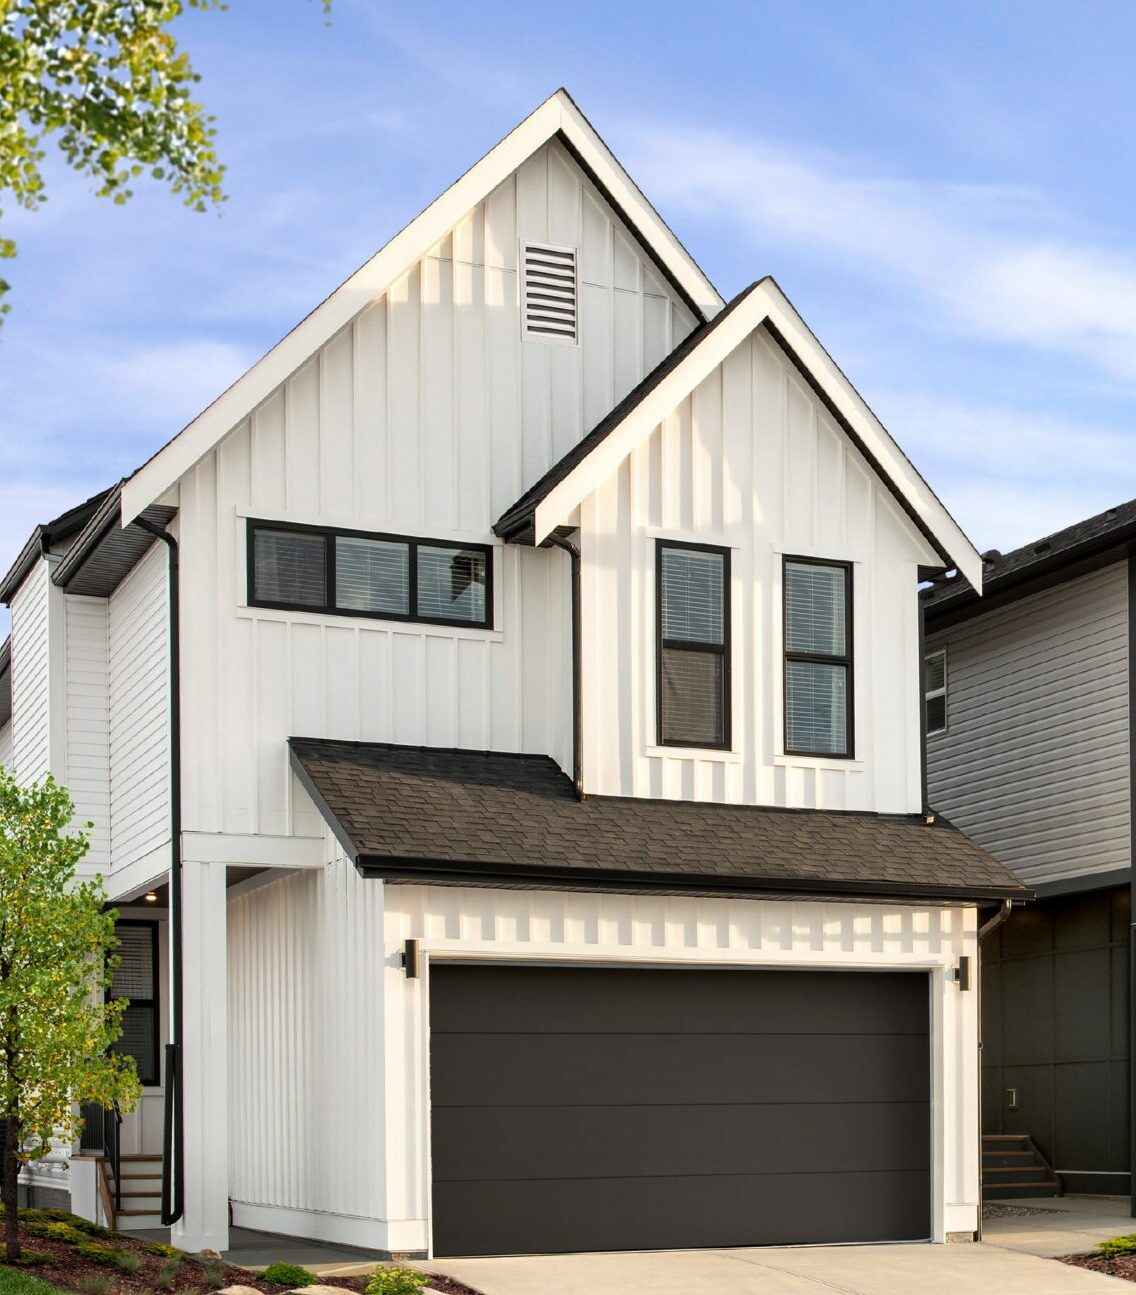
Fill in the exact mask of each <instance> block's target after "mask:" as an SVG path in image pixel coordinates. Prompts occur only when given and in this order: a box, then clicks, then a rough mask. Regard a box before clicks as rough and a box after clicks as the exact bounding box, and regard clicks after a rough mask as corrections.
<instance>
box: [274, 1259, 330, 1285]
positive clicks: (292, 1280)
mask: <svg viewBox="0 0 1136 1295" xmlns="http://www.w3.org/2000/svg"><path fill="white" fill-rule="evenodd" d="M260 1275H261V1277H263V1278H264V1280H265V1281H266V1282H271V1283H272V1284H273V1286H291V1287H296V1286H315V1285H316V1284H317V1283H318V1282H319V1278H318V1277H317V1276H316V1275H315V1273H310V1272H308V1270H307V1269H306V1268H301V1267H300V1265H299V1264H285V1263H275V1264H269V1266H268V1267H267V1268H266V1269H265V1270H264V1272H262V1273H261V1274H260Z"/></svg>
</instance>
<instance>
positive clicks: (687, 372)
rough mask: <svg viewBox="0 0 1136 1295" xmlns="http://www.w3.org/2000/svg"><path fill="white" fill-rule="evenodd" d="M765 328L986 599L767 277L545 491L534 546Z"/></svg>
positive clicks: (882, 431)
mask: <svg viewBox="0 0 1136 1295" xmlns="http://www.w3.org/2000/svg"><path fill="white" fill-rule="evenodd" d="M765 323H769V324H771V325H772V326H773V327H774V328H776V330H777V331H778V333H780V335H781V336H782V337H783V338H784V339H785V342H786V344H787V345H788V346H790V347H791V348H792V350H793V351H794V353H795V354H796V355H797V356H798V357H799V358H800V360H801V362H802V363H803V364H804V365H806V366H807V368H808V370H809V372H810V373H811V374H812V375H813V377H814V378H815V379H816V381H817V383H818V385H819V386H820V387H821V388H822V390H823V391H824V392H825V394H826V395H827V396H828V398H829V400H831V401H832V403H833V405H834V406H835V407H836V408H837V410H838V411H839V412H840V414H841V416H842V417H843V418H844V419H845V420H846V422H847V424H848V426H849V427H850V428H851V429H852V431H853V432H854V433H855V434H856V436H857V437H858V438H859V440H860V442H861V444H862V445H863V446H864V448H865V450H866V451H867V452H868V454H869V455H870V456H871V457H872V458H873V459H874V460H875V462H876V463H878V464H879V467H880V469H881V471H882V472H883V473H884V474H885V476H886V477H887V479H888V480H890V481H891V482H893V483H894V485H895V487H896V489H897V490H899V491H900V492H901V493H902V495H903V497H904V499H905V500H906V502H907V504H908V506H909V507H910V509H911V511H912V513H913V514H914V515H915V516H916V517H917V518H918V519H919V521H920V522H921V523H922V524H923V525H924V526H925V527H926V528H927V530H928V531H929V532H930V534H931V535H933V536H934V537H935V539H936V540H937V541H938V543H939V544H940V545H941V546H942V548H943V550H944V551H945V552H946V553H948V554H949V555H950V557H951V558H952V559H953V560H954V562H955V564H956V566H957V567H958V569H959V570H960V571H961V572H962V574H963V575H965V576H966V578H967V579H968V580H969V581H970V582H971V584H972V585H974V587H975V588H976V589H977V590H979V592H981V589H982V559H981V558H980V557H979V555H978V551H977V549H975V547H974V545H973V544H971V542H970V540H969V539H967V537H966V535H965V534H963V531H962V529H961V528H960V527H959V525H958V523H957V522H956V521H955V520H954V518H953V517H951V515H950V513H948V512H947V510H946V508H944V507H943V505H942V503H941V502H940V501H939V499H938V498H937V496H936V495H935V494H934V492H933V491H932V490H931V487H930V486H929V485H928V484H927V483H926V481H924V480H923V478H922V477H921V476H920V475H919V473H918V472H917V471H916V469H915V467H914V465H913V464H912V463H911V461H910V460H909V459H908V458H907V456H906V455H905V454H904V453H903V451H902V450H901V449H900V448H899V446H898V445H897V444H896V442H895V441H894V440H893V439H892V437H891V436H890V435H889V433H888V432H887V429H886V428H884V426H883V425H882V424H881V423H880V422H879V420H878V419H877V418H876V417H875V415H874V414H873V413H872V411H871V410H870V409H869V408H868V406H867V405H866V404H865V403H864V401H863V399H862V398H861V397H860V395H859V394H858V393H857V391H856V390H855V388H854V387H853V386H852V384H851V383H850V382H849V381H848V379H847V378H846V377H845V376H844V374H843V373H842V372H841V371H840V369H839V368H838V367H837V365H836V364H835V362H834V361H833V359H832V357H831V356H830V355H829V354H828V352H827V351H826V350H825V349H824V347H822V346H821V344H820V343H819V342H818V341H817V339H816V338H815V337H814V336H813V334H812V332H811V331H810V330H809V328H808V326H807V325H806V324H805V322H804V320H803V319H801V317H800V316H799V315H798V314H797V312H796V310H794V308H793V306H792V305H791V304H790V302H789V301H788V299H787V298H786V297H785V295H784V294H783V293H782V291H781V289H780V288H779V287H778V286H777V284H776V283H774V282H773V280H772V279H768V278H767V279H763V280H762V281H761V282H760V283H758V284H757V285H756V286H755V287H754V288H753V289H751V290H750V292H749V294H748V296H746V297H745V298H744V300H741V301H739V302H738V303H737V305H736V306H734V308H733V311H732V313H731V314H730V315H729V317H728V318H724V319H723V320H722V322H721V323H720V324H718V325H717V327H715V328H713V329H712V331H711V332H710V333H708V335H707V336H706V337H705V338H704V339H703V340H702V341H701V342H700V343H699V344H698V345H696V346H695V347H694V348H693V350H691V351H690V352H689V354H687V355H686V357H685V358H684V359H683V360H682V361H681V362H680V363H679V364H678V365H676V366H675V368H674V369H672V370H671V372H670V373H668V374H667V375H666V377H665V378H663V380H662V381H661V382H660V383H659V384H658V385H657V386H656V387H654V388H653V389H652V390H651V391H650V392H648V393H647V395H646V396H645V397H644V398H643V399H642V400H641V401H640V402H639V404H638V405H636V406H635V408H634V409H632V410H631V411H630V412H629V413H628V414H627V416H626V417H625V418H624V419H623V421H622V422H620V423H619V424H617V425H616V426H615V427H613V428H612V429H611V431H610V432H609V433H608V434H607V436H606V437H605V438H604V439H603V440H602V441H601V442H600V444H599V445H597V446H596V447H595V449H594V450H592V452H591V453H590V454H589V455H587V457H586V458H584V459H583V460H581V461H580V462H579V463H577V464H576V466H575V467H574V468H573V469H572V470H571V471H570V472H569V473H568V474H567V476H565V477H564V478H563V480H561V481H559V482H558V483H557V484H556V485H555V486H554V487H553V488H552V489H551V490H550V491H549V492H548V494H547V495H546V496H545V498H544V499H543V500H541V502H540V503H539V504H538V505H537V507H536V511H535V517H534V528H535V532H536V533H535V536H534V543H536V544H541V543H542V542H543V541H544V540H545V539H546V538H547V537H548V536H549V535H550V534H551V532H552V531H553V530H554V529H555V528H556V527H557V526H559V525H561V524H562V523H563V521H564V519H565V518H566V517H567V516H568V514H569V513H571V511H572V509H574V508H576V507H578V505H579V504H580V503H581V502H582V501H583V500H584V499H585V498H586V497H587V496H588V495H589V494H591V492H592V491H593V490H594V489H595V488H596V487H597V486H598V485H599V484H600V483H601V482H602V481H605V480H606V479H607V478H608V477H610V476H611V475H612V473H613V472H614V471H615V470H616V469H617V468H618V466H619V465H620V464H621V463H622V462H623V460H624V459H625V458H626V457H627V456H628V455H629V454H630V453H631V451H632V450H633V449H635V447H636V446H637V445H639V444H640V443H641V442H642V441H643V440H645V439H646V437H647V436H649V435H650V433H651V432H652V431H653V430H654V428H655V427H656V426H657V425H658V424H659V423H661V422H662V421H663V419H664V418H666V417H667V415H668V414H670V413H671V412H672V411H673V410H674V409H675V407H676V406H677V405H678V404H679V403H680V401H682V400H684V399H685V398H686V396H688V395H689V394H690V392H691V391H693V390H694V388H695V387H696V386H698V384H699V383H700V382H701V381H703V379H704V378H706V377H707V376H709V374H710V373H712V372H713V371H714V369H716V368H717V367H718V365H719V364H721V363H722V362H723V360H725V359H726V357H727V356H728V355H730V354H731V353H732V352H733V351H734V350H736V348H737V347H738V346H739V345H741V343H742V342H743V341H744V340H745V339H746V338H747V337H748V336H749V335H750V334H751V333H752V332H753V331H754V330H755V329H757V328H759V327H760V326H761V325H763V324H765Z"/></svg>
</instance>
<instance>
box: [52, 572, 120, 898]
mask: <svg viewBox="0 0 1136 1295" xmlns="http://www.w3.org/2000/svg"><path fill="white" fill-rule="evenodd" d="M63 605H64V615H65V624H66V645H67V652H66V663H65V677H64V704H65V706H66V711H67V736H66V766H65V769H64V771H63V777H64V780H65V782H66V783H67V788H68V790H69V791H70V793H71V799H72V801H74V803H75V817H76V819H77V820H78V821H79V822H81V823H86V822H90V823H93V824H94V827H93V828H92V829H91V834H90V835H91V848H90V850H89V851H88V853H87V857H86V859H85V860H84V861H83V862H84V868H85V870H86V869H89V870H90V871H93V872H102V873H106V872H109V871H110V868H111V850H110V844H111V830H110V819H111V803H110V671H109V660H108V652H107V600H106V599H105V598H78V597H74V598H72V597H68V598H65V599H64V604H63Z"/></svg>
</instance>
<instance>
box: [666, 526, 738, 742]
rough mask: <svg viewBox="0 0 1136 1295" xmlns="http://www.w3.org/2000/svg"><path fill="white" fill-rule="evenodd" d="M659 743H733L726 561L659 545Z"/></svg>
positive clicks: (712, 553)
mask: <svg viewBox="0 0 1136 1295" xmlns="http://www.w3.org/2000/svg"><path fill="white" fill-rule="evenodd" d="M658 564H659V570H658V596H659V647H658V659H657V670H658V709H659V718H658V723H659V741H660V742H661V743H663V744H664V745H667V744H669V745H674V746H711V747H721V746H727V745H729V740H730V738H729V718H730V717H729V657H728V644H727V637H728V615H727V610H728V609H727V606H726V589H727V587H728V559H727V556H726V554H725V552H723V551H722V550H720V549H708V548H698V547H695V546H692V545H686V544H683V545H679V544H669V543H666V542H664V541H660V542H659V547H658Z"/></svg>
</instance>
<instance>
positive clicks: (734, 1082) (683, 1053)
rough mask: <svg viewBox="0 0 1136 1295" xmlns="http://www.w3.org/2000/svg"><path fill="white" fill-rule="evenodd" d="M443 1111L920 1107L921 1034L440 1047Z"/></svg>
mask: <svg viewBox="0 0 1136 1295" xmlns="http://www.w3.org/2000/svg"><path fill="white" fill-rule="evenodd" d="M433 1049H434V1057H435V1073H436V1076H437V1078H436V1079H435V1081H434V1102H435V1104H436V1105H438V1106H508V1105H517V1106H525V1105H531V1104H534V1103H535V1104H537V1105H564V1104H569V1103H574V1104H578V1105H593V1104H594V1105H633V1104H638V1103H675V1102H680V1103H681V1102H714V1103H722V1102H727V1103H728V1102H733V1103H744V1102H747V1101H751V1100H752V1099H753V1096H754V1093H755V1091H756V1092H760V1093H761V1095H762V1099H763V1100H764V1101H770V1102H791V1101H793V1100H795V1099H802V1098H805V1099H807V1100H810V1101H818V1102H826V1101H849V1102H866V1101H889V1102H903V1101H918V1100H920V1099H922V1098H925V1097H926V1094H927V1072H928V1048H927V1040H926V1038H925V1037H922V1036H920V1035H895V1036H890V1037H889V1038H888V1041H887V1046H886V1047H881V1046H879V1042H878V1038H877V1036H874V1035H810V1034H799V1035H738V1034H731V1035H698V1036H697V1037H696V1038H692V1037H691V1036H689V1035H681V1034H664V1035H659V1034H625V1035H590V1034H539V1035H521V1034H477V1035H455V1034H450V1035H442V1036H441V1037H438V1038H435V1040H434V1045H433Z"/></svg>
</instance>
